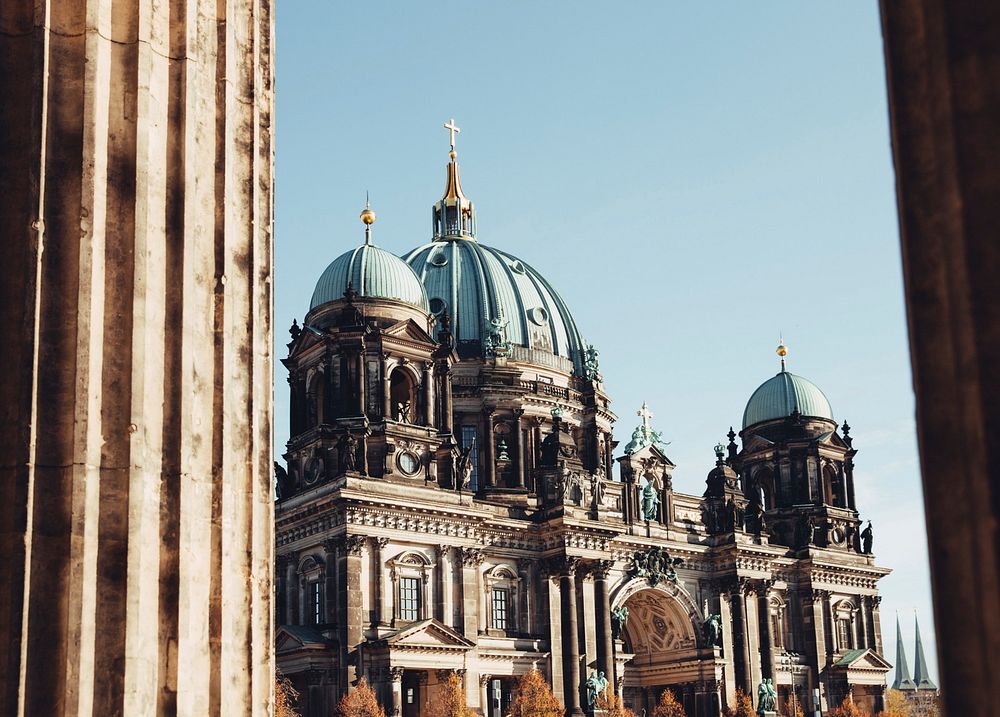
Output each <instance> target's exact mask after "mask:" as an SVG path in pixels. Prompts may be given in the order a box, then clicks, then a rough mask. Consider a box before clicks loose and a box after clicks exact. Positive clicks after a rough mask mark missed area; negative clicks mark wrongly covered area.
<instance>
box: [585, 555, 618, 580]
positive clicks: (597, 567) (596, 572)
mask: <svg viewBox="0 0 1000 717" xmlns="http://www.w3.org/2000/svg"><path fill="white" fill-rule="evenodd" d="M614 566H615V561H614V560H591V561H590V563H589V564H588V565H587V570H588V571H589V572H590V574H591V575H593V576H594V579H595V580H607V579H608V573H610V572H611V569H612V568H613V567H614Z"/></svg>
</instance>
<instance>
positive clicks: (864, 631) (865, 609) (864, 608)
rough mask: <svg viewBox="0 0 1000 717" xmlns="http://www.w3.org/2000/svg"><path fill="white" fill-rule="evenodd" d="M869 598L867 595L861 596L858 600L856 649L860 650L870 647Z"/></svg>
mask: <svg viewBox="0 0 1000 717" xmlns="http://www.w3.org/2000/svg"><path fill="white" fill-rule="evenodd" d="M870 601H871V598H870V597H868V596H867V595H861V596H860V597H859V598H858V613H859V615H860V619H859V620H858V647H859V648H861V649H864V648H867V647H871V642H870V640H869V635H870V634H871V626H870V620H869V613H870V605H871V602H870Z"/></svg>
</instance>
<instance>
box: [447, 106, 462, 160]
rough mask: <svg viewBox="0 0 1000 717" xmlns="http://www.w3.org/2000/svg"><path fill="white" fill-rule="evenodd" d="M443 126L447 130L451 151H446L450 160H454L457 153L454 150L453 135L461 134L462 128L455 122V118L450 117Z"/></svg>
mask: <svg viewBox="0 0 1000 717" xmlns="http://www.w3.org/2000/svg"><path fill="white" fill-rule="evenodd" d="M444 128H445V129H446V130H448V142H449V143H450V144H451V151H450V152H448V156H449V157H451V161H453V162H454V161H455V157H456V156H458V153H457V152H456V151H455V135H456V134H461V133H462V130H461V129H460V128H459V127H458V125H457V124H455V118H454V117H452V118H451V119H450V120H448V121H447V122H445V123H444Z"/></svg>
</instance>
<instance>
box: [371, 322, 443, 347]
mask: <svg viewBox="0 0 1000 717" xmlns="http://www.w3.org/2000/svg"><path fill="white" fill-rule="evenodd" d="M382 333H383V335H384V336H386V337H387V338H394V339H401V340H403V341H416V342H417V343H421V344H432V345H437V342H436V341H435V340H434V339H433V338H432V337H431V335H430V334H428V333H427V331H425V330H424V329H423V328H421V327H420V326H419V325H418V324H417V322H416V321H414V320H413V319H405V320H403V321H399V322H397V323H395V324H393V325H392V326H390V327H389V328H387V329H385V330H384V331H383V332H382Z"/></svg>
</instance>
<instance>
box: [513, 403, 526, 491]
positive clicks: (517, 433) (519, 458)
mask: <svg viewBox="0 0 1000 717" xmlns="http://www.w3.org/2000/svg"><path fill="white" fill-rule="evenodd" d="M523 415H524V409H523V408H515V409H514V422H513V426H514V446H515V451H514V460H515V461H516V464H515V465H514V478H515V480H516V482H517V483H516V485H517V487H518V488H521V489H523V488H524V473H525V469H524V441H523V440H522V438H521V416H523Z"/></svg>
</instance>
